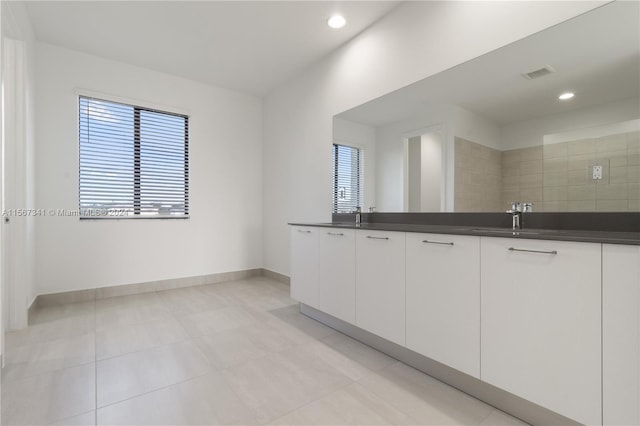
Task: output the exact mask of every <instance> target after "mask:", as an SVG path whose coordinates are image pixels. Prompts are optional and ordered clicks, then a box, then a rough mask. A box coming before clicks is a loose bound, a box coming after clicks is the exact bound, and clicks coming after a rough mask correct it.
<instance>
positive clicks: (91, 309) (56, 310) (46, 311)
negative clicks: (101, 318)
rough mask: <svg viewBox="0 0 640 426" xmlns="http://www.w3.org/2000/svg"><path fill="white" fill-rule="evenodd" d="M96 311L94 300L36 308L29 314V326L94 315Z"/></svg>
mask: <svg viewBox="0 0 640 426" xmlns="http://www.w3.org/2000/svg"><path fill="white" fill-rule="evenodd" d="M95 310H96V304H95V302H94V301H93V300H92V301H90V302H80V303H68V304H65V305H54V306H46V307H42V308H35V309H33V310H32V311H31V312H30V313H29V325H35V324H41V323H44V322H49V321H53V320H57V319H61V318H70V317H75V316H85V315H92V314H93V313H95Z"/></svg>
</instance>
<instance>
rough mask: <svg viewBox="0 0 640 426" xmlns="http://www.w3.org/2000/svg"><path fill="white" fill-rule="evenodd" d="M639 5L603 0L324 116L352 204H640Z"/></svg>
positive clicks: (603, 207) (494, 207)
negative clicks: (360, 191) (353, 176)
mask: <svg viewBox="0 0 640 426" xmlns="http://www.w3.org/2000/svg"><path fill="white" fill-rule="evenodd" d="M639 13H640V10H639V3H638V2H614V3H609V4H607V5H605V6H602V7H600V8H599V9H596V10H594V11H591V12H589V13H586V14H584V15H582V16H579V17H577V18H574V19H572V20H570V21H567V22H564V23H562V24H560V25H557V26H555V27H552V28H550V29H547V30H545V31H543V32H540V33H537V34H535V35H533V36H530V37H528V38H526V39H523V40H520V41H518V42H516V43H513V44H510V45H508V46H505V47H503V48H501V49H499V50H496V51H493V52H491V53H488V54H486V55H484V56H481V57H479V58H476V59H474V60H471V61H469V62H466V63H464V64H462V65H459V66H457V67H454V68H451V69H449V70H446V71H444V72H442V73H440V74H437V75H434V76H431V77H428V78H426V79H424V80H422V81H419V82H417V83H414V84H412V85H410V86H407V87H404V88H402V89H399V90H397V91H395V92H392V93H389V94H387V95H385V96H382V97H381V98H378V99H375V100H373V101H371V102H368V103H366V104H363V105H360V106H358V107H356V108H353V109H351V110H348V111H345V112H343V113H341V114H338V115H337V116H335V117H334V143H339V144H342V145H347V146H353V147H357V148H359V149H360V150H361V151H362V154H363V160H364V161H363V166H362V168H363V170H364V173H362V176H361V179H362V187H363V188H364V200H363V206H362V210H363V211H366V209H367V208H368V207H371V206H375V207H376V211H389V212H398V211H405V212H409V211H410V212H415V211H423V212H433V211H449V212H452V211H455V212H499V211H505V210H506V209H507V208H508V207H509V206H510V205H511V202H513V201H519V202H521V203H525V202H529V203H533V211H640V137H639V134H640V97H639V96H640V37H639V36H640V21H639V20H638V19H637V17H638V16H639ZM569 94H572V95H573V96H570V95H569ZM562 95H564V96H562Z"/></svg>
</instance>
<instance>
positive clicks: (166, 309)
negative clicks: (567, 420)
mask: <svg viewBox="0 0 640 426" xmlns="http://www.w3.org/2000/svg"><path fill="white" fill-rule="evenodd" d="M5 352H6V353H5V356H6V359H5V360H6V367H5V368H4V370H3V378H2V424H3V425H7V426H8V425H48V424H55V425H159V424H164V425H196V424H198V425H213V424H230V425H231V424H234V425H253V424H270V425H276V424H278V425H328V424H332V425H341V424H353V425H385V424H403V425H408V424H411V425H418V424H420V425H523V424H524V423H522V422H520V421H518V420H516V419H514V418H512V417H510V416H508V415H506V414H504V413H502V412H500V411H498V410H496V409H494V408H493V407H490V406H489V405H486V404H484V403H482V402H480V401H478V400H476V399H474V398H471V397H470V396H468V395H466V394H464V393H461V392H459V391H457V390H455V389H453V388H451V387H449V386H447V385H444V384H442V383H440V382H438V381H437V380H434V379H432V378H430V377H429V376H426V375H424V374H422V373H420V372H418V371H416V370H414V369H412V368H410V367H408V366H406V365H404V364H402V363H400V362H397V361H395V360H394V359H392V358H389V357H387V356H386V355H384V354H382V353H380V352H378V351H376V350H374V349H372V348H370V347H368V346H365V345H363V344H361V343H359V342H357V341H355V340H353V339H351V338H349V337H346V336H344V335H342V334H340V333H338V332H336V331H335V330H333V329H331V328H328V327H326V326H324V325H322V324H320V323H318V322H316V321H314V320H312V319H309V318H307V317H305V316H302V315H301V314H300V313H298V309H297V305H296V304H295V302H294V301H293V300H292V299H290V298H289V296H288V287H287V286H285V285H283V284H281V283H279V282H276V281H273V280H270V279H267V278H262V277H259V278H252V279H249V280H242V281H235V282H228V283H223V284H213V285H208V286H200V287H190V288H184V289H177V290H168V291H162V292H156V293H148V294H141V295H133V296H123V297H114V298H109V299H102V300H97V301H95V302H87V303H76V304H69V305H63V306H56V307H49V308H43V309H39V310H37V311H36V312H34V313H33V315H32V316H31V318H30V326H29V327H28V328H27V329H26V330H21V331H18V332H13V333H8V334H7V336H6V351H5Z"/></svg>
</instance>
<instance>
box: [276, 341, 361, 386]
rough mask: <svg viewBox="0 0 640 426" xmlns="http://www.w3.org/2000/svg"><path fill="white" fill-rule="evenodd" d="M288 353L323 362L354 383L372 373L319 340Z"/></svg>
mask: <svg viewBox="0 0 640 426" xmlns="http://www.w3.org/2000/svg"><path fill="white" fill-rule="evenodd" d="M288 353H289V355H290V356H297V357H299V358H302V359H306V360H318V361H322V362H324V363H326V364H328V365H330V366H332V367H333V368H334V369H336V370H337V371H339V372H340V373H342V374H344V375H345V376H347V377H348V378H349V379H351V380H354V381H355V380H359V379H361V378H363V377H364V376H366V375H368V374H371V373H372V371H371V370H369V369H368V368H367V367H365V366H363V365H362V364H360V363H359V362H358V361H355V360H354V359H352V358H349V357H347V356H344V355H343V354H341V353H340V352H338V351H336V350H335V349H334V348H332V347H331V346H328V345H327V344H325V343H323V342H319V341H317V340H314V341H312V342H309V343H305V344H303V345H299V346H296V347H295V348H293V349H291V350H290V351H289V352H288Z"/></svg>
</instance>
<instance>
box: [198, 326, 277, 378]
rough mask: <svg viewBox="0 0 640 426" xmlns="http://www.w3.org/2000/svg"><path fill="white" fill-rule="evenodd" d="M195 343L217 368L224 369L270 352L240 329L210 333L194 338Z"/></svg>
mask: <svg viewBox="0 0 640 426" xmlns="http://www.w3.org/2000/svg"><path fill="white" fill-rule="evenodd" d="M194 343H195V344H196V345H198V347H199V348H200V349H201V350H202V352H204V353H205V355H207V358H209V360H210V361H211V364H212V365H213V367H214V368H215V369H218V370H222V369H225V368H228V367H233V366H234V365H238V364H242V363H243V362H246V361H250V360H252V359H256V358H260V357H262V356H264V355H266V354H268V353H269V352H267V351H266V350H265V349H263V348H262V347H261V346H260V345H259V343H257V342H255V341H254V340H252V339H251V338H250V337H249V336H248V335H247V334H246V333H241V332H239V331H238V329H234V330H228V331H223V332H220V333H215V334H209V335H206V336H204V337H202V338H196V339H194Z"/></svg>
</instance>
